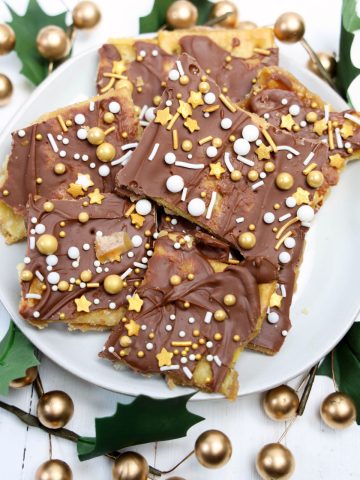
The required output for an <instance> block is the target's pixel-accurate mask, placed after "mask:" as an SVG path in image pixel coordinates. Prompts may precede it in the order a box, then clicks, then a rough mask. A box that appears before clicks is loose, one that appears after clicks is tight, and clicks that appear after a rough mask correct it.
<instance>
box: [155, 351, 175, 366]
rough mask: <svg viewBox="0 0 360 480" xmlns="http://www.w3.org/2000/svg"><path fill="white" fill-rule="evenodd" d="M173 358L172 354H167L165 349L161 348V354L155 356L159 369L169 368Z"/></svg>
mask: <svg viewBox="0 0 360 480" xmlns="http://www.w3.org/2000/svg"><path fill="white" fill-rule="evenodd" d="M173 356H174V354H173V353H172V352H168V351H167V350H166V348H164V347H163V348H162V349H161V352H160V353H158V354H157V355H156V358H157V361H158V364H159V367H169V366H170V365H171V359H172V357H173Z"/></svg>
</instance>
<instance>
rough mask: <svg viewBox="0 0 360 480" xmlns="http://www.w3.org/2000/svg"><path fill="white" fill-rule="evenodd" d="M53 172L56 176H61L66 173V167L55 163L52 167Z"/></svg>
mask: <svg viewBox="0 0 360 480" xmlns="http://www.w3.org/2000/svg"><path fill="white" fill-rule="evenodd" d="M54 172H55V173H56V175H62V174H63V173H65V172H66V166H65V165H64V164H63V163H61V162H59V163H56V164H55V166H54Z"/></svg>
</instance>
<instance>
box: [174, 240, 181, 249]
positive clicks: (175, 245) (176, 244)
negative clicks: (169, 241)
mask: <svg viewBox="0 0 360 480" xmlns="http://www.w3.org/2000/svg"><path fill="white" fill-rule="evenodd" d="M174 248H175V250H180V248H181V245H180V243H179V242H175V243H174Z"/></svg>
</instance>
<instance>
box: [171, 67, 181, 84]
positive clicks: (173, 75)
mask: <svg viewBox="0 0 360 480" xmlns="http://www.w3.org/2000/svg"><path fill="white" fill-rule="evenodd" d="M179 78H180V73H179V72H178V71H177V70H175V69H173V70H170V72H169V79H170V80H172V81H173V82H176V80H179Z"/></svg>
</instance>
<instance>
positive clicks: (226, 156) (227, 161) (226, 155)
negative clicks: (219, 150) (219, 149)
mask: <svg viewBox="0 0 360 480" xmlns="http://www.w3.org/2000/svg"><path fill="white" fill-rule="evenodd" d="M224 162H225V165H226V167H227V169H228V170H229V172H230V173H231V172H233V171H234V170H235V169H234V167H233V166H232V163H231V161H230V153H229V152H225V153H224Z"/></svg>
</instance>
